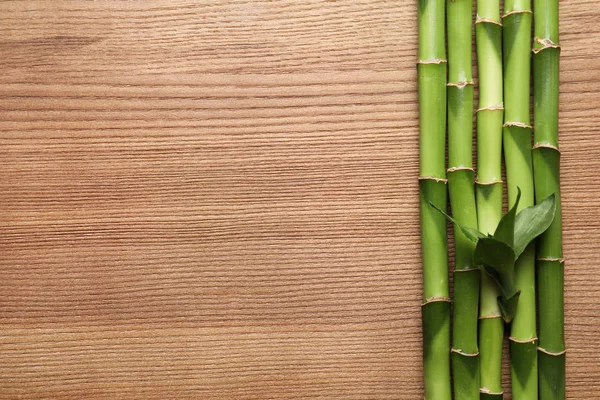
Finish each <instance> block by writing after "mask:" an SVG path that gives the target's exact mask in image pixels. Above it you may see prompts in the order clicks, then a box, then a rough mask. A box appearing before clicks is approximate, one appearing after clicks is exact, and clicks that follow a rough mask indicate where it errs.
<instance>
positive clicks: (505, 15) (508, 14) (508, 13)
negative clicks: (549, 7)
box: [502, 10, 533, 19]
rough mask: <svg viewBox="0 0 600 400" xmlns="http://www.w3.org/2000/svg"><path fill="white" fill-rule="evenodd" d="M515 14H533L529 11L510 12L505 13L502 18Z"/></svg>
mask: <svg viewBox="0 0 600 400" xmlns="http://www.w3.org/2000/svg"><path fill="white" fill-rule="evenodd" d="M515 14H533V12H532V11H531V10H512V11H509V12H507V13H506V14H504V15H503V16H502V18H503V19H504V18H506V17H510V16H511V15H515Z"/></svg>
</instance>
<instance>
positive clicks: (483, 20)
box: [475, 15, 502, 26]
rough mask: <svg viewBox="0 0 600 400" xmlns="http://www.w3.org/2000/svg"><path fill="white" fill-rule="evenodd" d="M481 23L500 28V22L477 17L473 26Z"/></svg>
mask: <svg viewBox="0 0 600 400" xmlns="http://www.w3.org/2000/svg"><path fill="white" fill-rule="evenodd" d="M483 23H487V24H494V25H498V26H502V22H500V21H496V20H493V19H490V18H481V17H480V16H479V15H478V16H477V18H476V19H475V25H477V24H483Z"/></svg>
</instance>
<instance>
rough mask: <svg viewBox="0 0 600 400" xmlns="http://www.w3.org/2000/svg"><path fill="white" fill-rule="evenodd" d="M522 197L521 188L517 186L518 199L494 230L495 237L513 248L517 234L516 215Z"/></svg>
mask: <svg viewBox="0 0 600 400" xmlns="http://www.w3.org/2000/svg"><path fill="white" fill-rule="evenodd" d="M520 199H521V189H520V188H519V187H518V186H517V199H516V201H515V204H514V205H513V206H512V208H511V209H510V210H509V211H508V212H507V213H506V214H504V216H502V218H501V219H500V222H498V227H497V228H496V232H494V239H497V240H500V241H502V242H504V243H506V244H507V245H509V246H510V247H511V248H512V247H513V243H514V236H515V216H516V215H517V207H518V206H519V200H520Z"/></svg>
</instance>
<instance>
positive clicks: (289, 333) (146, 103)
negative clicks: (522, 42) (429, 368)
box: [0, 0, 600, 400]
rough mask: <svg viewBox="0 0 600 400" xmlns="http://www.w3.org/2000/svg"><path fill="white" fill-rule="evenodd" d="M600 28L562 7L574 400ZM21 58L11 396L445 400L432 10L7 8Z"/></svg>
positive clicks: (588, 359) (5, 368) (592, 264)
mask: <svg viewBox="0 0 600 400" xmlns="http://www.w3.org/2000/svg"><path fill="white" fill-rule="evenodd" d="M598 11H599V9H598V5H597V4H596V3H595V2H592V1H589V0H574V1H570V2H562V3H561V31H562V36H561V39H562V48H563V50H562V56H563V57H562V64H561V67H562V72H561V79H562V84H561V95H562V97H561V100H562V105H561V118H562V119H561V146H562V152H563V158H562V161H563V164H562V182H563V191H564V192H563V206H564V224H565V255H566V259H567V276H566V290H567V293H566V323H567V346H568V348H569V350H568V351H569V353H568V398H571V399H592V398H595V397H597V396H596V393H597V392H598V391H599V390H600V358H599V357H598V356H597V354H598V353H599V352H600V334H599V333H598V329H597V326H598V322H599V321H598V316H599V315H600V305H599V304H598V302H597V301H596V299H597V297H598V295H600V291H599V289H598V286H599V283H600V281H599V279H600V278H599V277H600V265H599V264H598V262H597V254H598V252H599V251H600V208H599V207H598V198H599V196H600V186H599V184H598V180H597V179H596V176H595V175H596V171H597V170H598V169H600V146H598V140H599V139H598V138H599V137H600V136H599V135H598V134H599V133H600V132H599V131H598V129H599V128H598V127H599V126H600V112H599V111H598V107H597V106H598V104H600V96H599V95H598V93H599V91H600V79H599V78H600V74H599V71H600V61H599V60H600V57H599V56H600V50H599V49H600V46H599V44H600V36H599V33H600V26H599V25H598V23H597V18H596V16H597V13H598ZM0 54H1V55H2V57H1V59H0V72H1V73H0V110H1V112H0V171H1V173H0V229H1V230H0V398H3V399H42V398H52V399H79V398H86V399H119V398H123V399H170V398H173V399H174V398H177V399H183V398H200V399H262V400H264V399H332V400H333V399H417V398H422V384H421V350H420V346H421V341H420V340H421V339H420V307H419V306H420V290H421V289H420V280H421V276H420V261H419V258H420V257H419V236H418V235H419V230H418V229H419V228H418V203H417V173H418V171H417V168H418V167H417V165H418V154H417V144H418V119H417V106H416V70H415V61H416V4H414V3H413V2H401V1H388V0H369V1H367V0H353V1H350V0H348V1H345V0H344V1H343V0H338V1H318V0H306V1H302V2H296V1H291V0H278V1H266V0H265V1H261V0H256V1H228V0H220V1H210V2H208V1H184V0H170V1H167V0H153V1H143V2H141V1H108V0H98V1H78V2H74V1H58V0H54V1H49V0H46V1H3V2H1V3H0ZM507 387H508V385H507Z"/></svg>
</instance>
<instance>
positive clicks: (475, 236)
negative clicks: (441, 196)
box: [429, 202, 486, 243]
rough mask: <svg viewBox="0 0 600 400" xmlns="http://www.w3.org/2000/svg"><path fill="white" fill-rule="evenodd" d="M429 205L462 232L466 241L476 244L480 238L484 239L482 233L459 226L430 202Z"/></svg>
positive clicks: (458, 223)
mask: <svg viewBox="0 0 600 400" xmlns="http://www.w3.org/2000/svg"><path fill="white" fill-rule="evenodd" d="M429 205H430V206H431V207H433V208H435V209H436V210H437V211H438V212H440V213H441V214H442V215H443V216H444V217H446V219H447V220H448V221H450V222H452V223H453V224H454V225H456V226H458V228H459V229H460V230H461V231H462V233H463V234H464V235H465V236H466V237H467V239H469V240H470V241H472V242H473V243H477V241H478V240H479V239H481V238H484V237H486V235H484V234H483V233H481V232H479V231H478V230H477V229H473V228H469V227H468V226H465V225H463V224H461V223H460V222H458V221H457V220H455V219H454V218H452V217H451V216H449V215H448V214H446V213H445V212H444V211H442V210H441V209H440V208H439V207H437V206H436V205H435V204H433V203H432V202H429Z"/></svg>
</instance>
